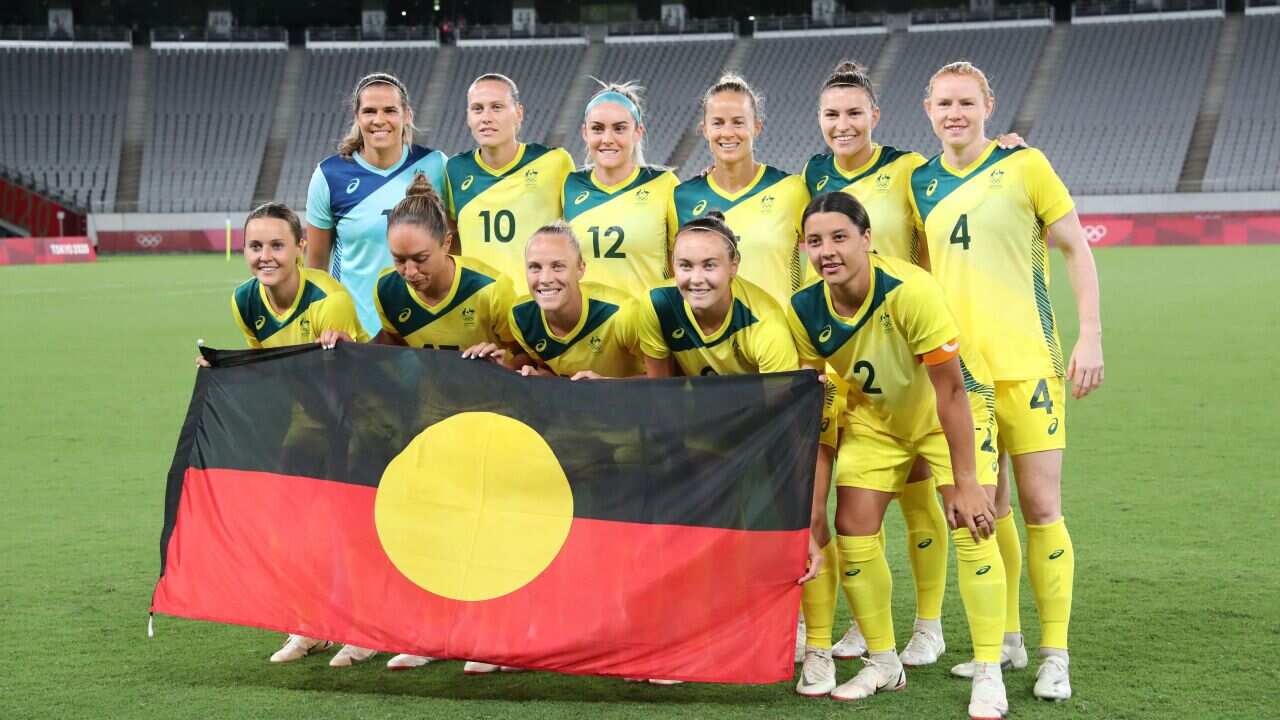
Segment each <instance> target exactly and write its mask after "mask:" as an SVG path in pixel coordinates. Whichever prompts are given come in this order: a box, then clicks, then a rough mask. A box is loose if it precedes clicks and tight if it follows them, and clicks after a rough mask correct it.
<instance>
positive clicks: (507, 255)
mask: <svg viewBox="0 0 1280 720" xmlns="http://www.w3.org/2000/svg"><path fill="white" fill-rule="evenodd" d="M523 121H524V106H523V105H521V104H520V91H519V89H518V88H517V87H516V84H515V81H513V80H512V79H511V78H509V77H507V76H506V75H499V74H498V73H488V74H485V75H481V76H480V77H478V78H476V79H475V81H474V82H472V83H471V87H470V89H468V90H467V127H469V128H471V136H472V137H473V138H475V141H476V145H477V146H478V147H476V149H475V150H473V151H471V152H469V153H462V154H459V155H455V156H453V157H452V158H450V159H449V162H448V164H447V165H446V166H445V182H446V185H445V191H446V192H445V200H446V202H447V207H448V209H449V214H450V215H451V216H452V217H453V218H454V220H456V221H457V225H458V235H459V238H458V239H459V241H460V243H461V248H460V249H459V250H460V254H462V255H463V256H465V257H469V258H475V259H477V260H480V261H482V262H484V263H487V264H488V265H490V266H491V267H493V268H494V269H495V270H497V271H498V272H501V273H504V274H506V276H507V277H508V278H510V279H511V281H512V282H513V283H514V282H516V281H518V280H519V279H520V278H522V277H524V257H523V252H522V250H523V248H522V247H521V242H522V241H523V240H524V238H527V237H529V235H530V234H531V233H532V232H533V230H534V229H536V228H540V227H542V226H543V225H546V224H548V223H550V222H553V221H555V220H557V219H559V217H560V213H561V210H562V209H563V208H562V207H561V195H560V193H561V190H562V188H563V187H564V179H565V176H566V175H568V174H569V173H571V172H573V159H572V158H570V157H569V153H568V152H566V151H565V150H564V149H563V148H549V147H545V146H543V145H536V144H533V143H522V142H520V140H519V139H518V136H519V133H520V124H521V123H522V122H523ZM516 238H520V240H519V241H516ZM513 241H515V242H513Z"/></svg>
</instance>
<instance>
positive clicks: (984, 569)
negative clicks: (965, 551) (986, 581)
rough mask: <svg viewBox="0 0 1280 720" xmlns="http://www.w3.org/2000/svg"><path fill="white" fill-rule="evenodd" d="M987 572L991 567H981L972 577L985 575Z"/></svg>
mask: <svg viewBox="0 0 1280 720" xmlns="http://www.w3.org/2000/svg"><path fill="white" fill-rule="evenodd" d="M989 572H991V566H990V565H983V566H982V567H980V568H978V571H977V572H975V573H974V575H986V574H987V573H989Z"/></svg>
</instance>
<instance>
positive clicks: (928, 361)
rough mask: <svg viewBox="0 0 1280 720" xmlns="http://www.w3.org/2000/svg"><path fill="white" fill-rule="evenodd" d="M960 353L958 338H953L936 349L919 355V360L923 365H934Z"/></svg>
mask: <svg viewBox="0 0 1280 720" xmlns="http://www.w3.org/2000/svg"><path fill="white" fill-rule="evenodd" d="M959 354H960V338H954V339H953V340H952V341H951V342H949V343H944V344H943V345H942V347H940V348H938V349H937V350H930V351H929V352H927V353H925V354H924V355H921V356H920V361H921V362H923V363H924V364H925V365H929V366H931V367H932V366H934V365H941V364H942V363H944V362H946V361H948V360H950V359H951V358H953V357H955V356H957V355H959Z"/></svg>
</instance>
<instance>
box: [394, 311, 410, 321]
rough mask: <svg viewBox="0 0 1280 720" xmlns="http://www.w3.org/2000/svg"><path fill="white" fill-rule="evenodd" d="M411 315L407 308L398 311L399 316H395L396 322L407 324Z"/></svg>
mask: <svg viewBox="0 0 1280 720" xmlns="http://www.w3.org/2000/svg"><path fill="white" fill-rule="evenodd" d="M412 314H413V310H410V309H409V308H405V309H403V310H401V311H400V314H399V315H397V316H396V320H397V321H399V322H409V316H410V315H412Z"/></svg>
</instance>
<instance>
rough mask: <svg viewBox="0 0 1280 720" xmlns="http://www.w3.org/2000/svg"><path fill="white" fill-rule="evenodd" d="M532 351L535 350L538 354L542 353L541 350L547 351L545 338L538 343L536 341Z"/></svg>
mask: <svg viewBox="0 0 1280 720" xmlns="http://www.w3.org/2000/svg"><path fill="white" fill-rule="evenodd" d="M533 349H534V350H537V351H538V352H542V351H543V350H546V349H547V340H546V338H543V339H542V340H539V341H538V344H537V345H534V346H533Z"/></svg>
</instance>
